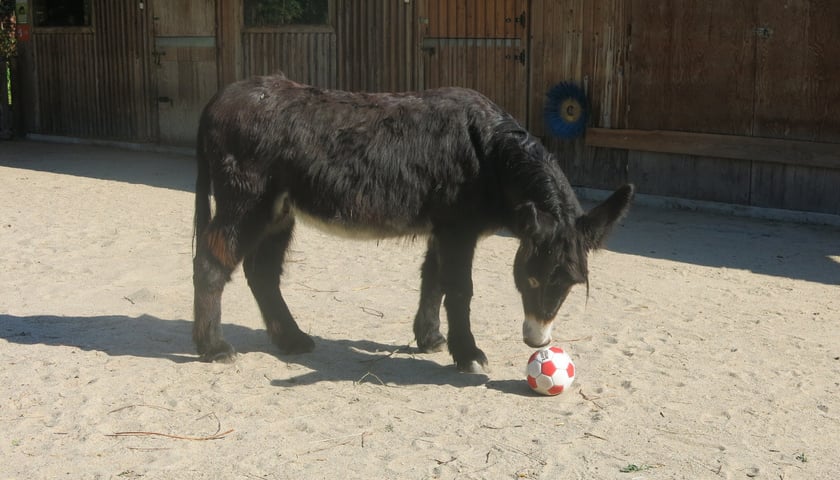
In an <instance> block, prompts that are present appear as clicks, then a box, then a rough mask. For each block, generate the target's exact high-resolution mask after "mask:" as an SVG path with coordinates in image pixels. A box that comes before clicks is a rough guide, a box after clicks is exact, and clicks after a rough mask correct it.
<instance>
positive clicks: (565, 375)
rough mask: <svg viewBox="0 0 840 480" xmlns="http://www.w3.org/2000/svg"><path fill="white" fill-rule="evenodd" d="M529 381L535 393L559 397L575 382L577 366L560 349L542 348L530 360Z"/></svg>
mask: <svg viewBox="0 0 840 480" xmlns="http://www.w3.org/2000/svg"><path fill="white" fill-rule="evenodd" d="M527 380H528V385H529V386H530V387H531V388H532V389H533V390H534V391H535V392H537V393H541V394H543V395H557V394H560V393H563V391H564V390H566V389H567V388H569V387H570V386H571V385H572V382H573V381H574V380H575V364H574V363H572V357H570V356H569V354H568V353H566V352H564V351H563V349H562V348H560V347H547V348H541V349H539V350H537V351H536V352H534V353H533V355H531V358H529V359H528V370H527Z"/></svg>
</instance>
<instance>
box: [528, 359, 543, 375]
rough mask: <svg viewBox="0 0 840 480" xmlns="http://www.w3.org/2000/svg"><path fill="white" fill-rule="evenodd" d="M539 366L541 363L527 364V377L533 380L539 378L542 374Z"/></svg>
mask: <svg viewBox="0 0 840 480" xmlns="http://www.w3.org/2000/svg"><path fill="white" fill-rule="evenodd" d="M540 365H541V363H540V362H539V361H534V362H531V363H529V364H528V375H530V376H532V377H535V378H536V377H539V376H540V374H541V373H542V370H540Z"/></svg>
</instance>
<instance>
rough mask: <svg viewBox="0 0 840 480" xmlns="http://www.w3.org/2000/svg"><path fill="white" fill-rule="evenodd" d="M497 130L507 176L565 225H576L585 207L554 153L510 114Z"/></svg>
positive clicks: (540, 207)
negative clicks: (579, 200) (581, 204)
mask: <svg viewBox="0 0 840 480" xmlns="http://www.w3.org/2000/svg"><path fill="white" fill-rule="evenodd" d="M495 130H496V132H495V135H494V136H493V138H494V142H495V143H496V145H495V149H494V152H495V153H496V154H497V158H499V160H500V161H502V162H504V172H505V175H506V176H507V178H508V179H509V180H511V181H512V183H513V184H515V185H518V186H519V188H520V189H521V191H522V192H527V194H528V198H529V199H530V200H531V201H534V202H535V204H536V206H537V207H538V208H539V209H540V210H542V211H544V212H546V213H549V214H551V215H552V216H553V217H554V218H555V219H556V220H557V221H558V222H559V223H560V224H561V225H563V226H572V225H574V222H575V220H576V219H577V217H579V216H580V215H582V214H583V209H582V208H581V206H580V203H579V202H578V200H577V197H576V196H575V194H574V191H573V190H572V186H571V184H570V183H569V181H568V179H567V178H566V176H565V175H564V174H563V171H562V170H561V169H560V165H559V163H558V161H557V159H556V158H555V157H554V155H553V154H551V153H550V152H548V151H547V150H546V149H545V147H543V145H542V144H541V143H540V142H539V140H538V139H537V138H535V137H534V136H533V135H531V134H530V133H528V131H526V130H525V129H524V128H522V126H520V125H519V123H517V122H516V121H515V120H513V118H511V117H509V116H508V117H507V118H506V119H505V120H504V121H502V122H500V124H499V125H498V126H497V127H496V129H495ZM515 200H520V199H515Z"/></svg>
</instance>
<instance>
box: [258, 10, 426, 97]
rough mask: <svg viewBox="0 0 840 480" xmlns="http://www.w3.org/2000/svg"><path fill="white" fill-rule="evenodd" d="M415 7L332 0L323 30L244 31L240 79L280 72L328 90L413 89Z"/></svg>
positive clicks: (415, 65)
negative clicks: (328, 24) (327, 21)
mask: <svg viewBox="0 0 840 480" xmlns="http://www.w3.org/2000/svg"><path fill="white" fill-rule="evenodd" d="M415 5H416V2H409V3H405V2H402V1H401V2H394V1H390V0H380V1H364V0H336V1H335V2H334V4H333V10H332V13H331V16H332V21H331V25H330V26H327V27H285V28H283V29H266V28H253V29H248V28H246V29H245V31H244V33H243V36H242V48H243V55H242V62H243V66H244V76H246V77H248V76H251V75H263V74H269V73H273V72H276V71H283V72H284V73H285V74H286V76H288V77H289V78H291V79H293V80H296V81H300V82H304V83H309V84H312V85H317V86H321V87H328V88H342V89H347V90H357V91H405V90H413V89H416V88H417V87H418V77H417V55H418V53H417V41H416V28H415V26H416V7H415Z"/></svg>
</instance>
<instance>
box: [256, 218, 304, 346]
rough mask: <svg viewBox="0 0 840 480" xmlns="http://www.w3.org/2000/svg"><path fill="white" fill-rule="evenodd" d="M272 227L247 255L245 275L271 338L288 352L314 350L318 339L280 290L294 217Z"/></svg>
mask: <svg viewBox="0 0 840 480" xmlns="http://www.w3.org/2000/svg"><path fill="white" fill-rule="evenodd" d="M272 228H273V230H271V231H269V232H268V233H266V235H265V236H263V237H262V239H261V240H260V243H259V244H258V245H257V247H256V248H255V249H254V250H253V251H252V252H251V253H249V254H248V255H247V256H246V257H245V261H244V263H243V269H244V270H245V277H246V278H247V279H248V286H249V287H251V292H252V293H253V294H254V298H256V300H257V304H258V305H259V307H260V312H262V316H263V320H264V321H265V325H266V329H267V330H268V334H269V336H270V337H271V341H272V342H273V343H274V344H275V345H277V346H278V347H279V348H280V351H281V352H283V353H286V354H293V353H306V352H311V351H312V350H313V349H314V348H315V343H314V342H313V341H312V338H310V337H309V335H307V334H305V333H304V332H302V331H301V330H300V328H299V327H298V325H297V323H295V320H294V318H292V314H291V312H289V307H288V306H287V305H286V301H285V300H283V295H282V294H281V293H280V276H281V275H282V274H283V259H284V257H285V255H286V249H287V248H288V247H289V243H290V241H291V238H292V231H293V229H294V221H293V220H292V219H288V220H287V224H286V225H283V226H282V227H279V226H275V227H272Z"/></svg>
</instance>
